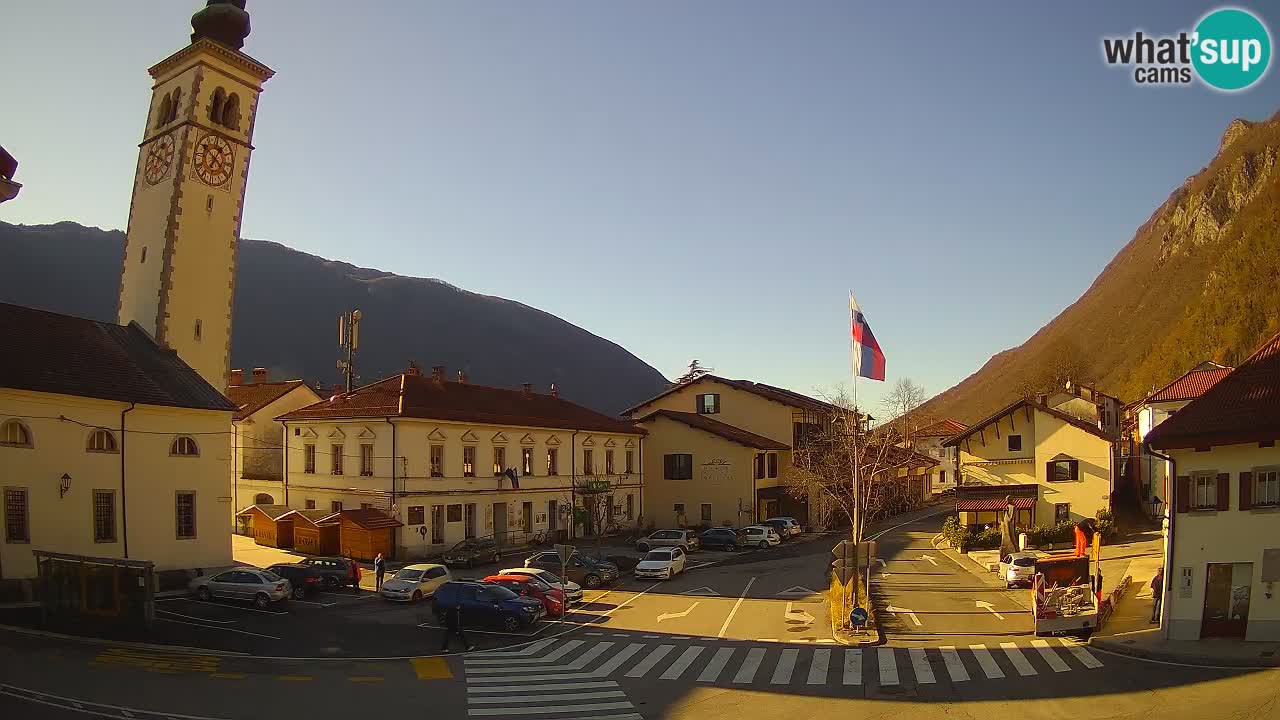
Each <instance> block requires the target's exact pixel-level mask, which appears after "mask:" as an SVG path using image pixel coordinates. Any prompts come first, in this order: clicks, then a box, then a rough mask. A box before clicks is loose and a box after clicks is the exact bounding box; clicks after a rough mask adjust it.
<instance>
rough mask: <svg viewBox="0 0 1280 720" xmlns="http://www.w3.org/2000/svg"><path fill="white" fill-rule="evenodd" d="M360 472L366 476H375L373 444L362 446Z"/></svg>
mask: <svg viewBox="0 0 1280 720" xmlns="http://www.w3.org/2000/svg"><path fill="white" fill-rule="evenodd" d="M360 474H361V475H364V476H366V477H372V476H373V446H372V445H369V444H365V445H361V446H360Z"/></svg>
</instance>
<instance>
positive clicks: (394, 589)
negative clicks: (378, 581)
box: [382, 563, 453, 602]
mask: <svg viewBox="0 0 1280 720" xmlns="http://www.w3.org/2000/svg"><path fill="white" fill-rule="evenodd" d="M452 579H453V576H452V575H450V574H449V568H447V567H445V566H443V565H436V564H433V563H423V564H420V565H406V566H405V567H403V568H401V569H400V570H399V572H397V573H396V574H395V575H393V576H391V577H390V578H388V579H386V580H384V581H383V583H382V597H384V598H386V599H388V600H403V601H409V602H416V601H418V600H421V599H423V598H429V597H431V596H432V595H435V594H436V588H438V587H440V586H441V585H443V584H445V583H447V582H449V581H450V580H452Z"/></svg>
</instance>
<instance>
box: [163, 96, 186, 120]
mask: <svg viewBox="0 0 1280 720" xmlns="http://www.w3.org/2000/svg"><path fill="white" fill-rule="evenodd" d="M181 107H182V88H174V89H173V104H172V105H170V107H169V114H168V115H166V116H165V123H171V122H173V121H174V120H177V119H178V110H179V108H181Z"/></svg>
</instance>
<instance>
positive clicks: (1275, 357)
mask: <svg viewBox="0 0 1280 720" xmlns="http://www.w3.org/2000/svg"><path fill="white" fill-rule="evenodd" d="M1277 438H1280V333H1277V334H1276V335H1274V336H1272V337H1271V339H1269V340H1267V341H1266V342H1264V343H1263V344H1262V346H1261V347H1259V348H1258V349H1257V350H1256V351H1254V353H1253V355H1250V356H1249V359H1247V360H1245V361H1244V362H1243V363H1241V364H1240V366H1239V367H1237V368H1236V369H1235V370H1232V371H1231V372H1230V373H1228V374H1227V376H1226V377H1224V378H1222V379H1220V380H1218V382H1217V383H1216V384H1214V385H1213V387H1211V388H1209V389H1208V390H1207V391H1205V393H1204V394H1203V395H1201V396H1200V397H1199V398H1196V399H1195V400H1192V401H1191V402H1190V403H1189V404H1188V405H1187V406H1186V407H1184V408H1182V409H1181V410H1179V411H1177V412H1176V413H1174V414H1173V416H1172V417H1170V418H1169V419H1168V420H1165V421H1164V422H1162V423H1160V424H1159V425H1157V426H1156V428H1155V429H1154V430H1152V431H1151V432H1150V433H1149V434H1148V435H1147V442H1148V443H1149V444H1150V445H1151V447H1154V448H1156V449H1158V450H1167V449H1172V448H1189V447H1205V446H1212V445H1231V444H1235V443H1248V442H1262V441H1265V440H1276V439H1277Z"/></svg>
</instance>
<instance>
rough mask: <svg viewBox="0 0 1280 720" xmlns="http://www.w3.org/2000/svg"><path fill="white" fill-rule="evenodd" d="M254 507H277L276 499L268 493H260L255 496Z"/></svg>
mask: <svg viewBox="0 0 1280 720" xmlns="http://www.w3.org/2000/svg"><path fill="white" fill-rule="evenodd" d="M253 504H254V505H275V504H276V499H275V498H273V497H271V496H270V495H268V494H266V493H258V494H257V495H254V496H253Z"/></svg>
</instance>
